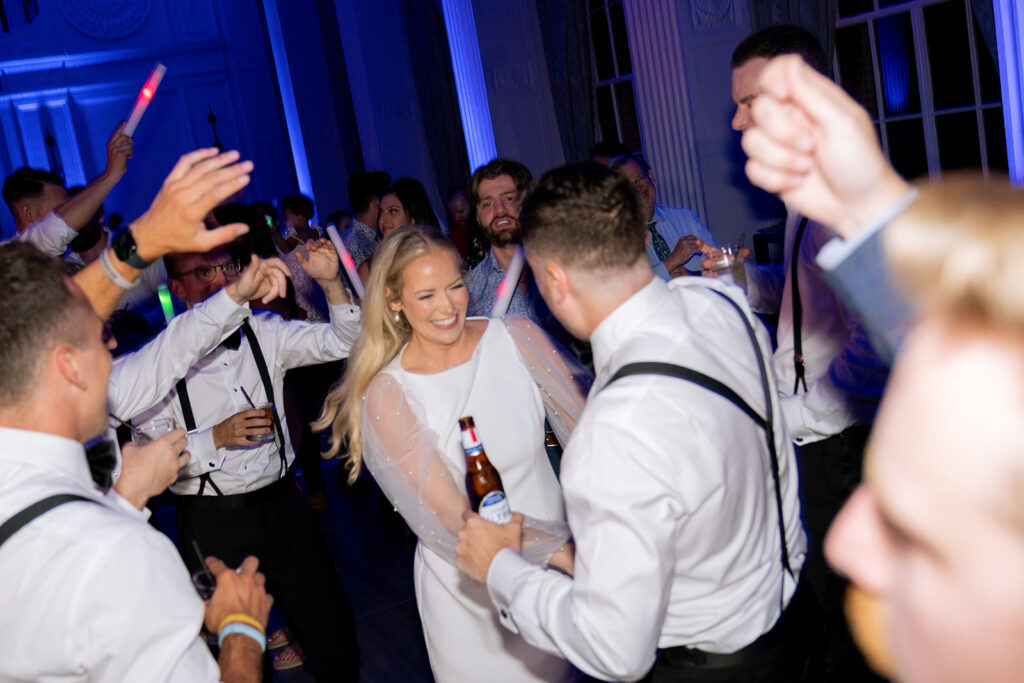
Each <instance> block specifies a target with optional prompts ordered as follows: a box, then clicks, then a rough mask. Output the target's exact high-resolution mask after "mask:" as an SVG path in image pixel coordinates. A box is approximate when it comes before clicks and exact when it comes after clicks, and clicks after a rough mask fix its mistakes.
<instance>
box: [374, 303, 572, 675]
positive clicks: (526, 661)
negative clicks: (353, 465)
mask: <svg viewBox="0 0 1024 683" xmlns="http://www.w3.org/2000/svg"><path fill="white" fill-rule="evenodd" d="M403 353H404V349H403V351H402V352H400V353H399V354H398V355H397V356H396V357H395V358H394V360H393V361H392V362H391V363H390V364H389V365H387V366H386V367H385V368H384V369H383V370H382V371H381V372H380V373H379V374H378V375H377V376H376V377H374V379H373V380H372V381H371V382H370V384H369V386H368V387H367V391H366V394H365V395H364V396H363V413H362V436H363V451H364V458H365V462H366V464H367V466H368V467H369V468H370V471H371V472H372V473H373V476H374V477H375V478H376V480H377V482H378V483H379V484H380V486H381V488H382V489H383V490H384V492H385V493H386V494H387V496H388V497H389V499H390V500H391V501H392V503H393V504H394V505H395V506H396V508H397V509H398V510H399V511H400V512H401V513H402V516H403V517H404V518H405V520H406V522H407V523H408V524H409V526H410V528H412V530H413V531H414V532H415V533H416V535H417V536H418V537H419V540H420V542H419V544H418V545H417V548H416V560H415V582H416V599H417V604H418V606H419V612H420V619H421V621H422V623H423V632H424V635H425V637H426V643H427V651H428V653H429V655H430V665H431V668H432V669H433V672H434V677H435V679H436V680H437V681H438V682H439V683H449V682H450V683H466V682H468V681H475V680H486V681H488V683H499V682H502V681H507V682H509V683H512V682H516V683H519V682H522V681H563V680H569V679H570V677H571V676H572V673H571V671H572V670H571V668H570V666H569V664H568V663H567V662H566V661H565V660H563V659H562V658H560V657H557V656H554V655H550V654H548V653H546V652H543V651H541V650H538V649H536V648H534V647H533V646H531V645H529V644H527V643H526V641H524V640H523V639H522V638H521V637H519V636H518V635H516V634H513V633H511V632H509V631H507V630H506V629H504V628H502V626H501V624H500V623H499V621H498V616H497V614H496V612H495V609H494V606H493V605H492V604H491V601H490V599H489V597H488V595H487V588H486V586H485V585H483V584H481V583H478V582H476V581H474V580H473V579H471V578H469V577H468V576H466V575H465V574H462V573H461V572H459V570H458V569H456V568H455V564H454V562H455V542H456V538H455V535H454V534H455V533H456V532H457V531H458V529H459V528H460V527H461V526H462V519H461V515H462V511H463V510H465V509H466V507H467V506H468V503H467V499H466V494H465V486H464V477H465V471H466V466H465V456H464V454H463V451H462V446H461V441H460V431H459V424H458V420H459V418H460V417H464V416H467V415H471V416H472V417H473V419H474V420H475V422H476V428H477V434H478V435H479V437H480V439H481V442H482V443H483V446H484V449H485V451H486V452H487V457H488V459H489V460H490V461H491V463H492V464H493V465H494V466H495V468H497V470H498V472H499V473H500V474H501V479H502V483H503V485H504V487H505V492H506V494H507V496H508V500H509V504H510V506H511V508H512V510H513V511H516V512H522V513H523V514H525V515H526V516H527V524H526V526H525V527H524V549H523V554H524V557H527V559H530V560H531V561H534V562H537V563H543V562H545V561H546V559H547V557H548V556H549V555H550V553H551V552H552V551H554V550H556V549H557V548H558V547H559V546H561V545H562V543H563V542H564V540H565V539H566V538H567V537H568V527H567V525H565V523H564V520H565V510H564V506H563V502H562V492H561V488H560V487H559V484H558V480H557V478H556V477H555V474H554V472H553V471H552V469H551V465H550V463H549V461H548V459H547V455H546V452H545V449H544V418H545V413H546V414H547V416H548V418H549V421H550V422H551V424H552V427H553V428H554V429H555V432H556V434H557V435H558V436H559V438H560V440H561V441H562V443H566V442H567V439H568V436H569V432H571V430H572V427H573V426H575V424H576V419H577V418H578V417H579V414H580V412H582V408H583V397H584V396H585V392H586V389H587V387H586V386H585V385H580V383H581V382H586V381H587V380H588V379H589V378H588V376H587V375H586V371H585V370H582V369H581V368H580V367H579V366H574V365H572V364H571V363H570V362H569V361H567V360H566V359H565V358H564V357H563V356H561V355H560V354H558V353H557V352H556V351H555V349H554V347H553V346H552V345H551V342H550V341H549V340H548V338H547V337H546V335H544V333H543V332H541V331H540V330H539V328H537V327H536V326H534V325H533V323H530V322H529V321H528V320H526V319H523V318H508V319H505V320H504V321H503V320H492V321H490V322H489V323H488V326H487V329H486V330H485V331H484V333H483V335H482V337H481V338H480V341H479V343H478V344H477V347H476V349H475V351H474V352H473V356H472V358H471V359H470V360H469V361H468V362H466V363H463V364H462V365H459V366H456V367H454V368H450V369H448V370H445V371H442V372H438V373H433V374H417V373H412V372H407V371H406V370H404V369H402V365H401V359H402V354H403ZM573 362H574V361H573Z"/></svg>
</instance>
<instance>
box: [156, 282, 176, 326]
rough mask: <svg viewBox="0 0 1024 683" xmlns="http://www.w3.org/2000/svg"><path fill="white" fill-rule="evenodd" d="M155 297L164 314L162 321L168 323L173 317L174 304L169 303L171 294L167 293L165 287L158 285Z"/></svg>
mask: <svg viewBox="0 0 1024 683" xmlns="http://www.w3.org/2000/svg"><path fill="white" fill-rule="evenodd" d="M156 292H157V297H159V299H160V308H161V309H163V312H164V320H166V321H167V322H168V323H170V322H171V319H172V318H173V317H174V303H173V302H172V301H171V293H170V292H169V291H167V285H160V286H159V287H157V288H156Z"/></svg>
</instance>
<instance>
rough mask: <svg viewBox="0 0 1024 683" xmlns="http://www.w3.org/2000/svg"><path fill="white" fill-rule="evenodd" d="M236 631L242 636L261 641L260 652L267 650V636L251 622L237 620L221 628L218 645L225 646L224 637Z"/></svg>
mask: <svg viewBox="0 0 1024 683" xmlns="http://www.w3.org/2000/svg"><path fill="white" fill-rule="evenodd" d="M235 633H237V634H239V635H242V636H249V637H250V638H252V639H253V640H255V641H256V642H257V643H259V644H260V652H266V651H267V637H266V636H265V635H264V634H262V633H260V632H259V631H257V630H256V629H254V628H253V627H252V626H249V624H243V623H240V622H237V621H236V622H234V623H232V624H228V625H227V626H225V627H224V628H222V629H221V630H220V632H219V633H218V634H217V647H224V639H225V638H227V637H228V636H230V635H232V634H235Z"/></svg>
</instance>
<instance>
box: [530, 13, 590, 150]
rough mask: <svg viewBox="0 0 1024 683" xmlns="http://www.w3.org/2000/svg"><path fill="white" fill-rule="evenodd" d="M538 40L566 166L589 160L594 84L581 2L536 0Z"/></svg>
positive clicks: (585, 18) (584, 14) (585, 14)
mask: <svg viewBox="0 0 1024 683" xmlns="http://www.w3.org/2000/svg"><path fill="white" fill-rule="evenodd" d="M537 13H538V14H539V17H540V32H541V39H542V40H543V41H544V56H545V58H546V60H547V66H548V80H549V81H550V82H551V93H552V95H553V96H554V102H555V114H556V117H557V119H558V133H559V135H560V136H561V138H562V151H563V152H565V160H566V162H568V163H573V162H576V161H585V160H587V159H589V158H590V148H591V146H592V145H593V144H594V83H593V72H592V70H591V64H590V36H589V35H588V34H587V3H586V2H585V0H537Z"/></svg>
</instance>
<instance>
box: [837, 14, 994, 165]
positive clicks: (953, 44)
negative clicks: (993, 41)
mask: <svg viewBox="0 0 1024 683" xmlns="http://www.w3.org/2000/svg"><path fill="white" fill-rule="evenodd" d="M838 8H839V20H838V21H837V22H836V77H837V78H838V80H839V82H840V83H842V85H843V87H844V88H846V90H847V91H848V92H849V93H850V94H851V95H852V96H853V97H855V98H856V99H857V100H858V101H859V102H860V103H861V104H862V105H864V107H865V108H866V109H867V110H868V111H869V112H870V113H871V115H872V118H873V119H874V121H875V124H876V127H877V129H878V134H879V137H880V138H881V141H882V147H883V148H884V149H885V152H886V154H887V155H888V157H889V160H890V161H891V162H892V164H893V166H895V167H896V169H897V170H899V171H900V172H901V173H902V174H903V175H905V176H907V177H909V178H914V177H917V176H921V175H925V174H928V175H930V176H932V177H936V176H938V175H939V174H941V172H942V171H948V170H953V169H959V168H980V169H983V170H984V171H985V173H986V174H987V173H988V172H989V171H990V170H992V171H1001V172H1005V171H1006V169H1007V160H1006V133H1005V131H1004V128H1003V108H1002V101H1001V95H1000V91H999V67H998V66H997V63H996V60H995V58H994V55H992V54H991V53H990V52H989V48H988V46H987V45H986V43H985V40H984V38H983V36H982V32H981V30H980V29H979V27H978V22H977V20H976V19H975V17H974V13H973V12H972V11H971V2H970V0H839V4H838ZM993 49H994V46H993Z"/></svg>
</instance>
